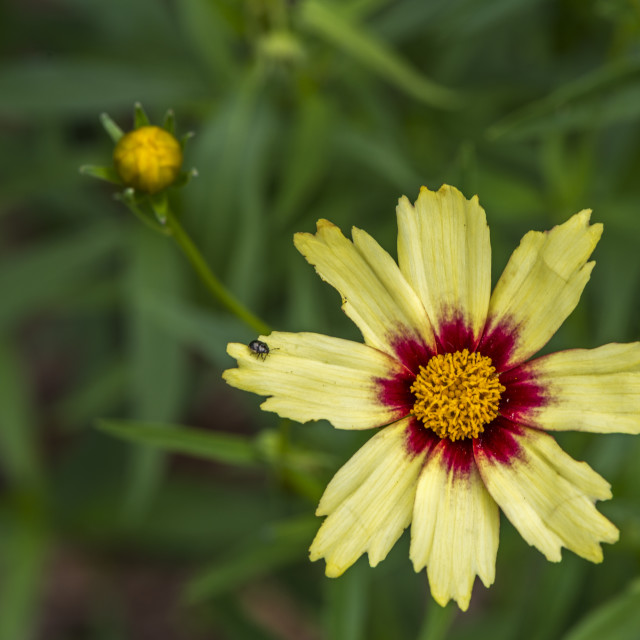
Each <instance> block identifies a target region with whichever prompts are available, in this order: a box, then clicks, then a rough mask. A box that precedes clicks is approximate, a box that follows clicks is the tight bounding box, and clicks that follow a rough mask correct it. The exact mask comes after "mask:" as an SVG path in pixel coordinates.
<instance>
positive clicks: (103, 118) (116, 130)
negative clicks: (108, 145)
mask: <svg viewBox="0 0 640 640" xmlns="http://www.w3.org/2000/svg"><path fill="white" fill-rule="evenodd" d="M100 122H101V124H102V126H103V128H104V130H105V131H106V132H107V133H108V134H109V137H110V138H111V139H112V140H113V142H114V143H116V144H117V142H118V140H120V138H122V136H123V135H124V132H123V131H122V129H121V128H120V127H119V126H118V125H117V124H116V123H115V122H114V121H113V120H112V119H111V117H110V116H109V114H108V113H101V114H100Z"/></svg>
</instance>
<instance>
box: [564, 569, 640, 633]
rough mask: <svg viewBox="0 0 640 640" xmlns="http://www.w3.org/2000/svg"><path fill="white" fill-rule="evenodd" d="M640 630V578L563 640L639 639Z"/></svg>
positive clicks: (572, 630) (588, 617)
mask: <svg viewBox="0 0 640 640" xmlns="http://www.w3.org/2000/svg"><path fill="white" fill-rule="evenodd" d="M639 629H640V579H636V580H634V581H633V582H632V583H631V584H629V586H628V587H627V589H626V590H625V591H624V592H623V593H621V594H620V595H618V596H616V597H615V598H612V599H611V600H609V602H607V603H606V604H604V605H602V606H601V607H598V608H597V609H596V610H595V611H593V612H592V613H589V614H587V615H586V616H585V617H584V618H583V619H582V620H581V621H580V622H579V623H578V624H577V625H576V626H575V627H574V628H573V629H571V631H569V633H567V635H565V636H564V638H563V640H603V638H606V640H637V638H638V630H639Z"/></svg>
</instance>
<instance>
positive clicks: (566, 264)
mask: <svg viewBox="0 0 640 640" xmlns="http://www.w3.org/2000/svg"><path fill="white" fill-rule="evenodd" d="M590 215H591V211H589V210H584V211H581V212H580V213H577V214H576V215H574V216H573V217H571V218H570V219H569V220H568V221H567V222H565V223H564V224H562V225H559V226H557V227H554V228H553V229H551V231H547V232H544V233H540V232H537V231H530V232H529V233H527V234H526V235H525V236H524V238H523V239H522V241H521V242H520V246H519V247H518V248H517V249H516V250H515V251H514V252H513V255H512V256H511V258H510V259H509V262H508V264H507V266H506V268H505V270H504V272H503V274H502V276H501V277H500V280H499V281H498V284H497V285H496V288H495V290H494V292H493V295H492V296H491V303H490V305H489V320H488V323H487V329H486V331H485V335H484V336H483V340H482V344H481V346H480V348H481V349H484V350H485V351H487V350H488V351H496V350H499V351H500V352H501V353H500V355H498V356H495V355H493V354H491V355H492V358H493V359H494V361H496V362H497V363H498V365H499V366H500V367H501V368H502V369H504V368H508V367H510V366H513V365H515V364H518V363H520V362H523V361H525V360H527V359H528V358H529V357H531V356H532V355H533V354H534V353H536V352H537V351H538V350H539V349H541V348H542V347H543V346H544V345H545V344H546V343H547V342H548V341H549V339H550V338H551V336H553V334H554V333H555V332H556V330H557V329H558V327H559V326H560V325H561V324H562V323H563V322H564V321H565V319H566V318H567V316H568V315H569V314H570V313H571V312H572V311H573V310H574V309H575V307H576V305H577V304H578V300H579V299H580V295H581V294H582V290H583V289H584V287H585V285H586V284H587V282H588V280H589V276H590V275H591V270H592V269H593V266H594V264H595V263H593V262H590V263H587V260H588V259H589V256H590V255H591V253H592V252H593V250H594V249H595V246H596V244H598V240H599V239H600V236H601V234H602V225H601V224H594V225H589V217H590Z"/></svg>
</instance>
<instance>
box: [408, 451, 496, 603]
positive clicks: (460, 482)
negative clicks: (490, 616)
mask: <svg viewBox="0 0 640 640" xmlns="http://www.w3.org/2000/svg"><path fill="white" fill-rule="evenodd" d="M499 529H500V517H499V512H498V505H497V504H496V503H495V501H494V500H493V498H492V497H491V496H490V495H489V494H488V493H487V490H486V489H485V487H484V484H483V482H482V479H481V478H480V475H479V473H478V470H477V469H476V465H475V462H474V460H473V453H472V450H471V446H470V444H468V445H467V444H466V443H464V444H463V445H460V444H458V443H456V444H455V445H454V444H452V443H450V442H449V441H445V440H443V441H441V442H440V444H439V445H438V446H437V447H436V448H435V449H434V450H433V452H432V454H431V455H430V456H429V458H428V459H427V462H426V464H425V466H424V468H423V470H422V472H421V474H420V479H419V481H418V490H417V492H416V500H415V507H414V511H413V522H412V524H411V551H410V557H411V560H412V562H413V566H414V569H415V570H416V571H420V570H421V569H422V568H423V567H424V566H426V567H427V574H428V576H429V584H430V586H431V593H432V595H433V597H434V599H435V600H436V602H437V603H438V604H440V605H441V606H445V605H446V604H447V602H448V601H449V600H450V599H453V600H455V601H456V602H457V603H458V606H459V607H460V608H461V609H462V610H463V611H466V610H467V608H468V606H469V600H470V598H471V591H472V589H473V582H474V580H475V577H476V574H477V575H478V576H479V577H480V579H481V580H482V582H483V583H484V585H485V586H486V587H488V586H490V585H491V584H493V580H494V578H495V563H496V554H497V552H498V540H499Z"/></svg>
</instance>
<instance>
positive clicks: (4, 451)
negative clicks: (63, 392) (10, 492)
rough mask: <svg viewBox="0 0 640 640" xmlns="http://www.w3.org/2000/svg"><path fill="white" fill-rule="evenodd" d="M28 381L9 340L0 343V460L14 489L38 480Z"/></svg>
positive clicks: (38, 471)
mask: <svg viewBox="0 0 640 640" xmlns="http://www.w3.org/2000/svg"><path fill="white" fill-rule="evenodd" d="M33 404H34V400H33V398H32V397H31V390H30V389H29V384H28V378H27V375H26V372H25V371H24V367H23V364H22V362H21V360H20V355H19V353H18V352H17V350H16V348H15V345H14V344H13V340H10V339H9V338H8V336H2V337H1V339H0V460H1V461H2V465H1V466H2V468H3V475H4V474H6V476H7V477H8V478H10V479H11V481H12V482H13V483H14V484H15V485H25V484H31V485H33V484H35V483H36V482H37V481H38V480H39V478H40V473H41V469H40V460H39V455H38V452H37V440H36V437H37V435H36V432H35V426H36V425H35V415H34V411H33V409H32V407H33Z"/></svg>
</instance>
